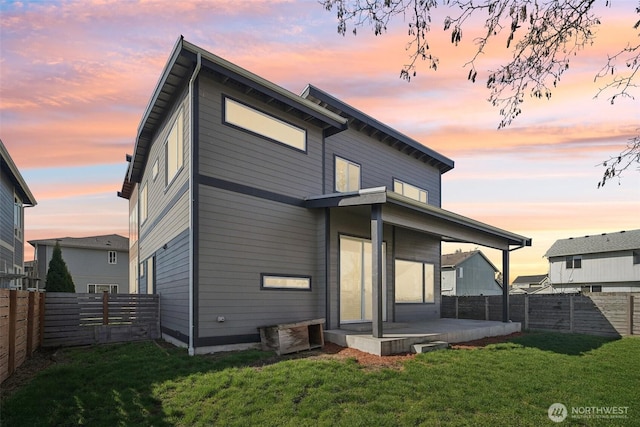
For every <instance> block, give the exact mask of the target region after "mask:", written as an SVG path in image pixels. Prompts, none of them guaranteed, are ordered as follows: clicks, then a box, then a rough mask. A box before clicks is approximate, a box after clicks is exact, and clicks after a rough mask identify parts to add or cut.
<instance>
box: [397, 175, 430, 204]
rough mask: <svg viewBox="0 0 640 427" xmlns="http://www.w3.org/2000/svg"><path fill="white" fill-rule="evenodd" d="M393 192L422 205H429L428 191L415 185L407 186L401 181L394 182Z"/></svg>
mask: <svg viewBox="0 0 640 427" xmlns="http://www.w3.org/2000/svg"><path fill="white" fill-rule="evenodd" d="M393 191H395V192H396V193H399V194H402V195H403V196H406V197H409V198H411V199H413V200H417V201H418V202H422V203H427V200H428V199H429V193H428V192H427V190H423V189H422V188H419V187H416V186H415V185H411V184H407V183H406V182H403V181H400V180H399V179H394V180H393Z"/></svg>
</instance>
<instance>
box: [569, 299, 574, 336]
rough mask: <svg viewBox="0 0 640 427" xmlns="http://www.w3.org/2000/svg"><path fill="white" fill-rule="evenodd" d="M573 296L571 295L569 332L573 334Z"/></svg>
mask: <svg viewBox="0 0 640 427" xmlns="http://www.w3.org/2000/svg"><path fill="white" fill-rule="evenodd" d="M573 323H574V322H573V295H569V332H571V333H573Z"/></svg>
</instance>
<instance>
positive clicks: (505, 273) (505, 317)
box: [502, 248, 509, 323]
mask: <svg viewBox="0 0 640 427" xmlns="http://www.w3.org/2000/svg"><path fill="white" fill-rule="evenodd" d="M502 321H503V322H505V323H506V322H508V321H509V249H508V248H507V249H505V250H503V251H502Z"/></svg>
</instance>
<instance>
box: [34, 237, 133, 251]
mask: <svg viewBox="0 0 640 427" xmlns="http://www.w3.org/2000/svg"><path fill="white" fill-rule="evenodd" d="M56 242H57V243H59V244H60V247H63V248H80V249H103V250H109V251H120V252H128V251H129V239H128V238H126V237H122V236H120V235H118V234H107V235H104V236H89V237H61V238H58V239H42V240H29V244H30V245H31V246H33V247H35V246H36V245H46V246H55V244H56Z"/></svg>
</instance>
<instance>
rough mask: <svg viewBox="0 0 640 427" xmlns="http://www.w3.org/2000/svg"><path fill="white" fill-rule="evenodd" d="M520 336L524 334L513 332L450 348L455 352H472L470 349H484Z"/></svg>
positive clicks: (462, 343) (458, 344) (453, 345)
mask: <svg viewBox="0 0 640 427" xmlns="http://www.w3.org/2000/svg"><path fill="white" fill-rule="evenodd" d="M522 335H524V333H522V332H514V333H513V334H510V335H501V336H499V337H487V338H481V339H479V340H473V341H467V342H460V343H456V344H452V345H451V348H453V349H456V350H472V349H475V348H481V347H486V346H488V345H489V344H498V343H501V342H505V341H509V340H510V339H512V338H516V337H520V336H522Z"/></svg>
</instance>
